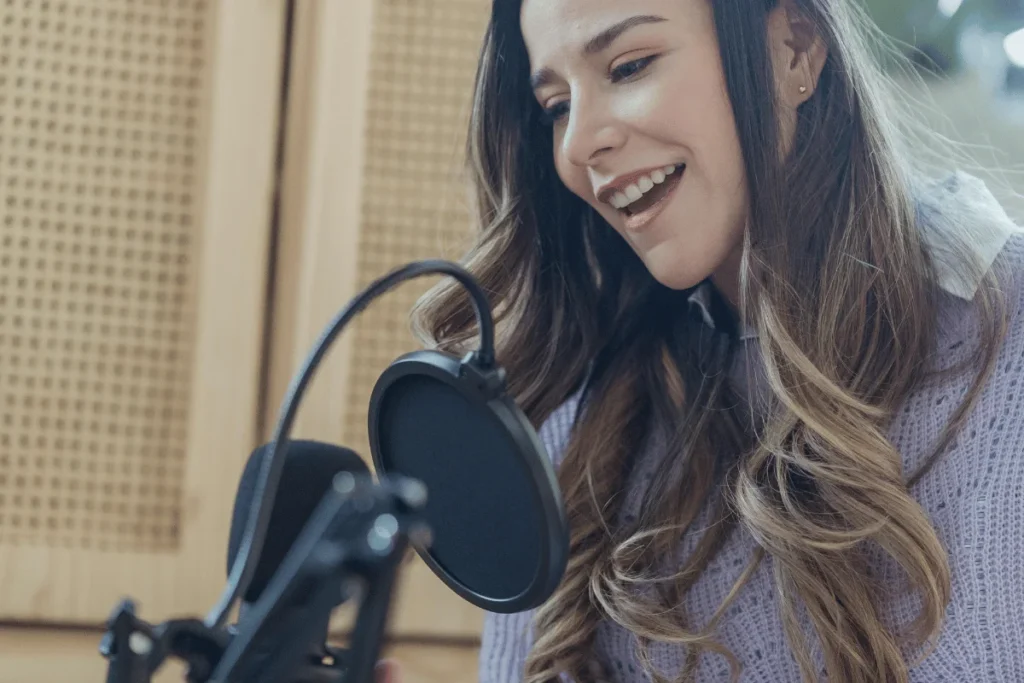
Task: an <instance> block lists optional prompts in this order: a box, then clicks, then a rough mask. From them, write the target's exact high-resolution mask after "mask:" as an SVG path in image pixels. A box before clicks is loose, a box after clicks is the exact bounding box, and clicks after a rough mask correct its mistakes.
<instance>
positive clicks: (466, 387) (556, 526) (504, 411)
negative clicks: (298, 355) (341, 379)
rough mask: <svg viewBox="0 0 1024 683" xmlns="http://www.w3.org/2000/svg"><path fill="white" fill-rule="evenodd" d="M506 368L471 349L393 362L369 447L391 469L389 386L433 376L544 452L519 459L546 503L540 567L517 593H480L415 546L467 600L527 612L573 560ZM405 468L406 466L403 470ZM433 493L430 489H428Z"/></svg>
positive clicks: (378, 394)
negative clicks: (386, 425)
mask: <svg viewBox="0 0 1024 683" xmlns="http://www.w3.org/2000/svg"><path fill="white" fill-rule="evenodd" d="M504 376H505V373H504V370H502V369H501V368H494V369H486V368H481V367H480V366H479V363H478V361H477V359H476V357H475V354H472V353H470V354H468V355H467V356H466V357H465V358H463V359H462V360H459V359H458V358H456V357H455V356H453V355H451V354H447V353H442V352H440V351H414V352H412V353H409V354H406V355H404V356H402V357H401V358H399V359H398V360H396V361H395V362H393V363H392V364H391V365H390V366H389V367H388V368H387V370H385V371H384V373H383V374H382V375H381V376H380V378H379V379H378V380H377V384H376V385H375V386H374V388H373V393H372V395H371V397H370V411H369V434H370V452H371V453H372V455H373V464H374V467H375V468H376V469H377V471H378V472H385V473H386V472H389V470H390V463H389V462H388V458H387V454H385V453H384V452H383V448H382V445H381V417H382V416H381V411H382V408H383V406H384V399H385V396H386V395H387V393H388V391H389V390H390V389H391V388H392V387H395V386H397V385H399V384H401V383H402V381H403V380H406V379H409V378H422V377H429V378H431V379H432V380H435V381H438V382H441V383H442V384H444V385H446V386H448V387H449V388H451V389H453V390H455V391H456V392H458V393H459V394H460V395H462V396H463V397H464V398H466V399H467V400H468V401H469V402H470V403H471V404H473V405H476V406H478V407H479V406H482V407H484V408H485V409H486V410H487V411H489V413H490V417H492V418H493V419H494V420H495V421H496V422H497V424H499V425H501V427H502V428H503V429H504V431H505V433H506V434H505V435H506V437H508V438H510V439H511V441H512V442H513V444H514V445H515V452H516V453H517V454H523V453H539V454H541V457H540V458H531V457H525V458H521V462H520V465H522V466H523V469H524V470H525V472H526V475H527V477H528V478H529V479H530V481H531V482H532V483H533V484H534V490H535V491H536V492H537V493H538V499H537V500H536V502H537V503H539V505H540V506H541V508H542V511H543V513H542V519H543V520H544V521H545V522H546V523H545V524H544V527H543V531H542V534H543V537H542V538H541V539H538V542H539V543H540V556H539V558H538V559H539V565H538V568H537V571H536V572H535V574H534V575H533V578H532V580H531V581H530V583H529V584H528V585H527V586H526V588H525V589H523V590H522V591H521V592H520V593H519V594H518V595H515V596H512V597H506V598H492V597H488V596H486V595H482V594H480V593H477V592H476V591H474V590H471V589H470V588H468V587H466V586H465V585H463V584H462V583H461V582H460V581H459V580H458V579H457V578H456V577H455V576H453V575H452V574H451V573H450V572H449V571H448V568H447V567H445V566H444V565H442V564H441V563H440V562H438V561H437V560H436V559H435V558H434V556H433V555H432V554H431V552H430V548H429V547H426V548H421V547H419V546H417V547H416V551H417V553H418V554H419V556H420V557H421V558H422V559H423V561H424V562H425V563H426V564H427V566H428V567H430V569H431V570H432V571H433V572H434V573H435V574H436V575H437V576H438V577H439V578H440V579H441V580H442V581H444V583H445V584H446V585H447V586H448V587H449V588H450V589H451V590H452V591H454V592H455V593H456V594H458V595H459V596H460V597H462V598H463V599H464V600H466V601H468V602H470V603H472V604H474V605H476V606H477V607H480V608H482V609H485V610H487V611H489V612H498V613H506V614H507V613H513V612H522V611H526V610H529V609H533V608H534V607H536V606H538V605H539V604H541V603H542V602H543V601H544V600H546V599H547V598H548V596H550V595H551V593H552V591H554V589H555V588H556V587H557V586H558V583H559V582H560V581H561V578H562V575H563V574H564V572H565V567H566V563H567V562H568V552H559V551H558V549H560V548H565V549H566V550H567V549H568V546H569V538H568V535H569V532H568V522H567V521H566V516H565V507H564V505H563V503H562V498H561V492H560V490H559V488H558V480H557V479H556V477H555V473H554V468H553V467H552V465H551V461H550V460H549V459H548V458H547V457H546V456H544V453H545V452H546V451H545V449H544V446H543V444H541V443H540V440H539V439H538V437H537V433H536V432H535V431H534V429H533V425H531V424H530V422H529V420H527V418H526V416H525V415H524V414H523V412H522V411H521V410H520V409H519V407H518V406H517V405H516V404H515V402H514V401H513V400H512V399H511V398H510V397H509V396H508V395H507V394H506V393H505V382H504ZM399 474H401V472H399ZM427 495H428V497H429V495H430V493H429V491H428V493H427Z"/></svg>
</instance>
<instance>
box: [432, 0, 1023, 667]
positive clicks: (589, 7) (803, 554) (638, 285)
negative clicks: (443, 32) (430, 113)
mask: <svg viewBox="0 0 1024 683" xmlns="http://www.w3.org/2000/svg"><path fill="white" fill-rule="evenodd" d="M879 35H880V34H879V33H878V32H877V30H876V29H875V28H874V27H873V26H872V25H871V24H870V22H869V20H868V19H867V18H866V17H865V16H863V15H862V14H861V12H860V10H859V9H858V5H857V4H856V3H850V2H847V1H846V0H756V1H753V2H752V1H751V0H630V2H629V3H623V2H621V0H495V1H494V4H493V11H492V17H491V22H490V25H489V28H488V33H487V36H486V42H485V45H484V49H483V51H482V55H481V62H480V66H479V70H478V77H477V83H476V92H475V98H476V99H475V104H474V108H473V116H472V121H471V130H470V139H469V164H470V170H471V173H472V178H473V181H474V185H475V190H476V194H475V197H476V203H477V206H476V208H477V211H478V219H479V228H480V230H479V235H478V239H477V242H476V244H475V246H474V247H473V249H472V250H471V252H470V253H469V254H468V255H467V257H466V263H467V265H468V267H469V268H470V269H471V270H472V271H473V272H474V273H475V274H476V276H477V277H478V278H479V279H480V281H481V282H482V284H483V285H484V287H485V288H486V289H487V290H488V291H489V292H490V293H491V295H492V297H493V302H494V305H495V308H496V311H497V316H498V319H499V321H500V326H501V334H500V351H499V354H500V356H501V361H502V363H503V364H504V365H505V367H506V368H507V370H508V377H509V383H510V387H511V390H512V391H513V392H514V395H515V396H516V398H517V400H518V401H519V403H520V405H521V406H523V408H524V409H525V410H526V411H527V414H528V415H529V416H530V417H531V419H532V420H533V421H534V422H535V424H537V425H539V426H541V436H542V438H543V440H544V443H545V445H546V446H547V448H548V450H549V452H550V455H551V456H552V458H553V459H554V461H555V463H556V465H557V466H558V473H559V481H560V485H561V487H562V490H563V494H564V497H565V503H566V508H567V512H568V515H569V521H570V527H571V530H572V538H571V548H570V559H569V564H568V568H567V570H566V574H565V577H564V579H563V581H562V584H561V585H560V586H559V588H558V590H557V591H556V592H555V594H554V595H553V596H552V597H551V599H550V600H549V601H548V602H547V603H546V604H544V605H543V606H542V607H540V608H539V609H537V610H536V611H535V612H532V613H528V614H520V615H501V616H499V615H490V616H489V617H488V619H487V623H486V628H485V632H484V641H483V647H482V653H481V660H480V677H481V680H482V681H484V682H485V683H513V682H516V683H518V682H520V681H526V682H527V683H547V682H549V681H555V680H559V679H563V680H564V679H565V678H566V677H568V678H569V679H572V680H575V681H579V682H580V683H589V682H591V681H596V680H602V679H605V680H615V681H618V682H621V683H625V682H627V681H639V680H648V679H653V680H655V681H659V682H661V681H668V680H676V681H722V680H729V679H732V680H743V681H748V682H764V683H768V682H776V681H795V680H799V679H803V680H804V681H808V682H809V681H815V680H818V679H819V678H820V677H821V676H825V677H827V679H828V680H833V681H843V682H844V683H847V682H849V683H875V682H878V681H885V682H886V683H890V682H892V683H905V682H907V681H915V682H921V683H924V682H926V681H927V682H932V681H938V680H964V679H967V678H968V677H970V678H971V679H972V680H986V681H1004V680H1022V679H1024V660H1021V658H1020V656H1019V653H1020V652H1022V651H1024V623H1022V621H1021V619H1020V618H1019V617H1020V614H1022V613H1024V592H1022V591H1020V590H1019V586H1018V585H1017V583H1016V582H1015V581H1014V579H1013V578H1012V577H1013V576H1014V575H1015V573H1014V572H1015V571H1017V569H1016V564H1014V562H1016V560H1013V559H1009V558H1017V557H1021V556H1024V534H1021V533H1020V528H1021V526H1022V524H1024V520H1022V517H1021V515H1022V512H1021V511H1022V510H1024V500H1022V499H1021V497H1020V491H1021V490H1024V458H1021V457H1020V455H1019V454H1020V453H1021V451H1022V449H1024V419H1021V418H1024V394H1021V392H1019V391H1018V390H1017V389H1016V388H1015V387H1016V386H1017V384H1018V382H1019V381H1020V379H1021V375H1022V374H1024V366H1022V364H1021V363H1022V361H1021V359H1022V358H1024V316H1021V315H1020V314H1019V312H1020V307H1021V300H1022V296H1024V278H1021V273H1022V266H1024V238H1022V237H1021V236H1020V235H1019V232H1020V231H1019V230H1018V229H1017V228H1016V226H1014V225H1013V224H1012V223H1011V221H1010V220H1009V218H1008V217H1007V216H1006V214H1005V212H1004V211H1003V210H1002V208H1001V207H1000V206H999V205H998V203H996V202H995V200H994V199H993V197H992V195H991V194H990V193H989V192H988V190H987V188H986V187H985V186H984V185H983V184H982V183H981V182H980V181H978V180H976V179H974V178H972V177H970V176H967V175H965V174H964V173H962V172H959V171H957V170H956V169H955V164H957V163H958V162H957V161H955V158H956V157H955V156H954V154H953V152H952V151H949V152H948V156H946V157H943V156H942V154H944V153H945V152H943V151H942V150H944V149H945V148H944V146H943V144H942V143H941V140H940V138H939V137H938V136H936V135H932V134H930V133H929V131H927V130H923V129H921V128H920V127H919V126H918V125H917V121H918V120H919V119H921V118H922V117H920V112H918V111H915V110H913V109H907V108H905V107H903V106H902V104H901V100H900V99H899V97H898V96H897V92H896V90H895V89H894V88H893V87H891V85H890V83H889V81H888V79H887V78H886V77H885V76H884V75H883V72H882V71H881V69H880V67H879V65H878V64H877V63H876V62H875V61H874V59H873V58H872V57H873V56H875V55H876V53H875V49H876V48H877V49H880V50H884V49H885V48H886V45H885V44H884V42H883V41H882V40H881V38H880V37H879ZM889 58H890V59H893V60H897V59H898V58H897V57H896V56H895V55H894V54H893V55H891V56H890V57H889ZM926 153H927V154H928V157H927V158H926V157H925V154H926ZM936 159H938V161H939V162H941V164H940V165H941V167H943V168H941V170H940V172H938V173H936V172H935V171H934V170H933V169H935V168H936V166H935V165H934V161H935V160H936ZM926 162H927V163H926ZM946 167H948V168H946ZM417 321H418V324H419V326H420V330H421V332H422V334H423V336H424V337H425V338H426V339H427V341H429V342H434V343H437V344H438V345H440V346H441V347H442V348H446V349H449V350H451V351H453V352H460V351H462V350H464V349H465V348H466V347H467V346H468V345H471V344H472V343H473V338H474V335H475V334H476V333H477V331H476V330H475V329H474V327H473V311H472V308H471V305H470V302H469V301H467V300H466V298H465V296H464V295H463V294H462V293H461V292H460V291H458V290H457V289H454V288H452V287H450V286H446V285H441V286H439V288H437V289H435V290H434V291H433V292H431V294H430V295H428V296H427V297H426V298H425V299H424V300H423V301H422V302H421V306H420V308H419V311H418V317H417ZM996 367H998V368H1000V369H1001V370H1002V372H1001V373H1000V374H998V375H994V374H993V373H992V370H993V369H994V368H996ZM1016 575H1018V576H1019V573H1018V574H1016ZM997 634H998V635H997ZM986 676H987V678H986Z"/></svg>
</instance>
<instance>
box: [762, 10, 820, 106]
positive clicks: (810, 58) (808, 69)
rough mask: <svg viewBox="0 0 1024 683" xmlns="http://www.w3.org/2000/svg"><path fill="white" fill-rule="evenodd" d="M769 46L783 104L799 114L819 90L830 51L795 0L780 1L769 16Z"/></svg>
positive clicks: (777, 90) (780, 99)
mask: <svg viewBox="0 0 1024 683" xmlns="http://www.w3.org/2000/svg"><path fill="white" fill-rule="evenodd" d="M768 43H769V46H770V49H771V53H772V66H773V68H774V71H775V87H776V92H777V93H778V98H779V104H780V105H782V106H783V107H784V108H787V109H791V110H793V111H795V110H796V109H797V107H799V106H800V105H801V104H803V103H804V102H806V101H807V100H809V99H810V98H811V95H813V94H814V91H815V89H817V87H818V79H819V78H820V76H821V70H822V69H823V68H824V66H825V59H826V58H827V57H828V48H827V47H826V46H825V41H824V40H822V38H821V36H819V35H818V33H817V31H816V30H815V27H814V25H813V24H812V23H811V21H810V20H808V19H807V18H806V17H805V16H804V15H803V14H801V13H800V11H799V9H798V8H797V7H796V4H795V3H794V2H793V0H779V2H778V4H777V5H776V6H775V9H773V10H772V11H771V12H770V13H769V15H768Z"/></svg>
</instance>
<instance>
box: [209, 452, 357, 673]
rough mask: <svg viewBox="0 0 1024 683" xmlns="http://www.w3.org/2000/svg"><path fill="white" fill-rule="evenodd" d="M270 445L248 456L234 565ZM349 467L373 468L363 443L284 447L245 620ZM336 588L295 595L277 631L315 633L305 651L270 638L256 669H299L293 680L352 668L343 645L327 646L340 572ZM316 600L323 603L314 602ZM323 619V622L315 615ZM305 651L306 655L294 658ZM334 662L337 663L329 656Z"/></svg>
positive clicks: (230, 561)
mask: <svg viewBox="0 0 1024 683" xmlns="http://www.w3.org/2000/svg"><path fill="white" fill-rule="evenodd" d="M271 450H272V449H271V447H270V445H269V444H268V445H264V446H261V447H260V448H258V449H256V451H254V452H253V454H252V455H251V456H250V457H249V460H248V461H247V462H246V465H245V469H244V470H243V472H242V476H241V478H240V480H239V483H238V492H237V494H236V496H235V506H234V511H233V512H232V515H231V532H230V537H229V541H228V556H227V570H228V574H230V572H231V567H232V566H234V563H235V559H236V557H237V555H238V551H239V548H240V547H241V543H242V537H243V535H244V531H245V527H246V525H247V523H248V516H249V514H250V512H251V510H252V507H253V506H252V502H253V500H252V498H253V494H254V492H255V490H256V481H257V478H258V476H259V471H260V468H261V467H263V464H264V462H263V461H264V459H265V458H267V457H269V456H270V453H271ZM343 472H347V473H349V474H352V475H353V476H356V477H358V476H369V468H368V467H367V466H366V464H365V463H364V462H363V460H362V458H360V457H359V456H358V455H357V454H356V453H355V451H352V450H350V449H348V448H342V447H339V446H334V445H331V444H326V443H320V442H316V441H302V440H296V441H289V442H288V443H287V445H286V448H285V450H284V451H283V463H282V467H281V480H280V486H279V487H278V489H277V493H276V495H275V496H274V500H273V501H272V503H271V504H272V510H271V513H270V522H269V524H268V526H267V535H266V541H265V542H264V544H263V548H262V550H261V552H260V554H259V556H258V557H257V559H256V569H255V572H254V573H253V578H252V581H251V582H250V584H249V586H248V588H247V589H246V591H245V592H244V593H243V595H242V604H241V605H240V609H239V617H240V621H244V619H245V618H246V616H247V614H248V610H249V609H250V608H251V606H252V605H254V604H255V603H256V602H257V601H258V600H259V598H260V596H261V595H262V594H263V592H264V590H265V589H266V587H267V585H268V583H269V582H270V581H271V579H272V578H273V577H274V574H275V573H276V572H277V571H278V568H279V567H280V566H281V565H282V563H283V562H284V559H285V557H286V556H287V554H288V552H289V551H290V550H291V548H292V546H293V545H294V543H295V541H296V539H298V538H299V536H300V534H301V533H302V530H303V528H304V527H305V526H306V523H307V522H308V521H309V520H310V519H311V518H312V517H313V514H314V512H315V511H316V509H317V507H318V505H319V504H320V502H321V500H322V499H323V498H324V496H325V495H326V494H327V492H328V490H329V489H330V488H331V487H332V485H333V483H334V480H335V477H336V476H337V475H338V474H341V473H343ZM331 582H332V584H333V585H332V586H331V589H330V590H322V591H321V592H319V593H318V594H317V597H316V599H318V600H323V599H324V596H325V595H327V596H328V597H327V599H326V603H325V604H322V605H317V606H312V605H310V604H309V601H310V600H312V599H314V596H313V595H312V594H310V593H308V592H307V593H300V594H299V595H298V596H297V597H296V598H295V599H293V600H292V601H291V602H290V603H288V604H286V605H284V606H282V607H281V608H279V609H278V610H277V611H276V612H275V614H274V616H273V619H274V622H275V624H276V625H277V628H276V633H287V632H290V631H298V629H299V628H300V627H301V628H302V629H304V632H305V633H308V634H311V636H312V638H311V640H310V641H309V642H308V643H305V644H304V645H303V646H302V647H301V648H299V650H298V651H297V652H288V653H285V652H283V651H281V649H280V647H281V646H282V643H280V642H279V641H278V640H277V639H275V638H264V639H263V640H262V642H260V643H259V644H258V645H257V647H256V654H255V655H254V656H253V657H252V658H251V659H250V660H249V661H248V662H247V666H248V667H249V669H250V670H255V671H260V670H262V671H264V672H266V671H267V669H268V668H271V667H272V668H278V669H281V670H283V671H290V672H291V673H292V678H291V680H304V681H310V680H324V681H327V680H339V678H340V677H334V678H332V677H331V673H332V672H333V673H335V674H338V673H339V672H341V671H344V670H345V664H346V662H345V661H343V660H344V656H343V651H341V650H334V649H330V648H328V647H327V638H328V631H329V629H330V610H331V609H333V608H334V607H336V606H338V605H340V604H341V603H342V602H344V601H345V599H346V596H345V594H344V591H343V589H342V581H341V579H340V578H334V579H332V580H331ZM311 607H316V609H311ZM310 619H315V620H316V621H317V622H318V623H309V620H310ZM296 658H297V660H298V661H293V660H295V659H296ZM326 662H329V664H326Z"/></svg>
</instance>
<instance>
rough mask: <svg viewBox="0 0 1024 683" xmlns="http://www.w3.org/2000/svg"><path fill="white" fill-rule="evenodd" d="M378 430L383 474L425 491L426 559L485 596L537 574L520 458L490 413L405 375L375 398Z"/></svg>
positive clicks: (538, 545) (539, 539) (438, 385)
mask: <svg viewBox="0 0 1024 683" xmlns="http://www.w3.org/2000/svg"><path fill="white" fill-rule="evenodd" d="M377 434H378V437H379V439H380V453H379V455H380V458H381V462H382V464H383V465H384V469H385V471H387V472H389V473H396V474H401V475H404V476H408V477H413V478H415V479H419V480H420V481H422V482H423V483H424V484H426V486H427V491H428V499H427V504H426V507H425V509H424V511H423V514H424V518H425V520H426V521H427V523H428V524H429V525H430V527H431V528H432V529H433V531H434V541H433V545H432V547H431V548H430V555H431V556H432V558H433V559H434V561H435V562H437V563H438V565H440V566H441V567H442V568H443V569H444V570H445V571H447V572H448V573H449V574H450V575H451V576H452V577H454V578H455V579H457V580H458V581H459V582H460V583H462V584H463V585H464V586H465V587H466V588H468V589H470V590H472V591H473V592H476V593H478V594H481V595H485V596H487V597H489V598H490V599H511V598H515V597H516V596H519V595H520V594H522V593H523V591H525V590H526V589H527V588H528V587H529V586H530V585H531V583H532V582H533V581H535V580H536V577H537V575H538V572H539V570H540V563H541V561H542V558H541V553H542V548H543V546H544V545H545V543H546V542H547V541H546V537H547V531H546V527H545V521H544V518H543V508H542V505H541V503H540V500H539V498H538V495H537V490H536V484H535V483H534V482H533V480H532V479H531V476H530V473H529V470H528V468H527V465H526V463H525V458H524V456H523V454H522V453H520V451H519V447H518V446H517V445H516V443H515V442H514V441H513V440H512V438H510V435H509V432H508V430H507V429H506V428H505V427H504V426H503V425H502V424H501V422H500V421H499V420H498V419H497V418H496V417H495V415H494V413H493V412H492V411H491V409H490V408H489V407H488V406H487V405H486V404H485V403H483V402H482V401H475V402H474V401H471V400H470V399H468V398H467V397H465V396H464V395H463V394H461V393H460V392H459V391H458V390H456V389H455V388H453V387H451V386H449V385H448V384H446V383H444V382H441V381H439V380H437V379H434V378H432V377H428V376H425V375H407V376H405V377H402V378H399V379H397V380H396V381H395V382H394V384H392V385H391V386H390V387H389V388H388V390H387V391H386V392H385V393H384V394H383V396H382V399H381V403H380V410H379V423H378V429H377Z"/></svg>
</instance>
